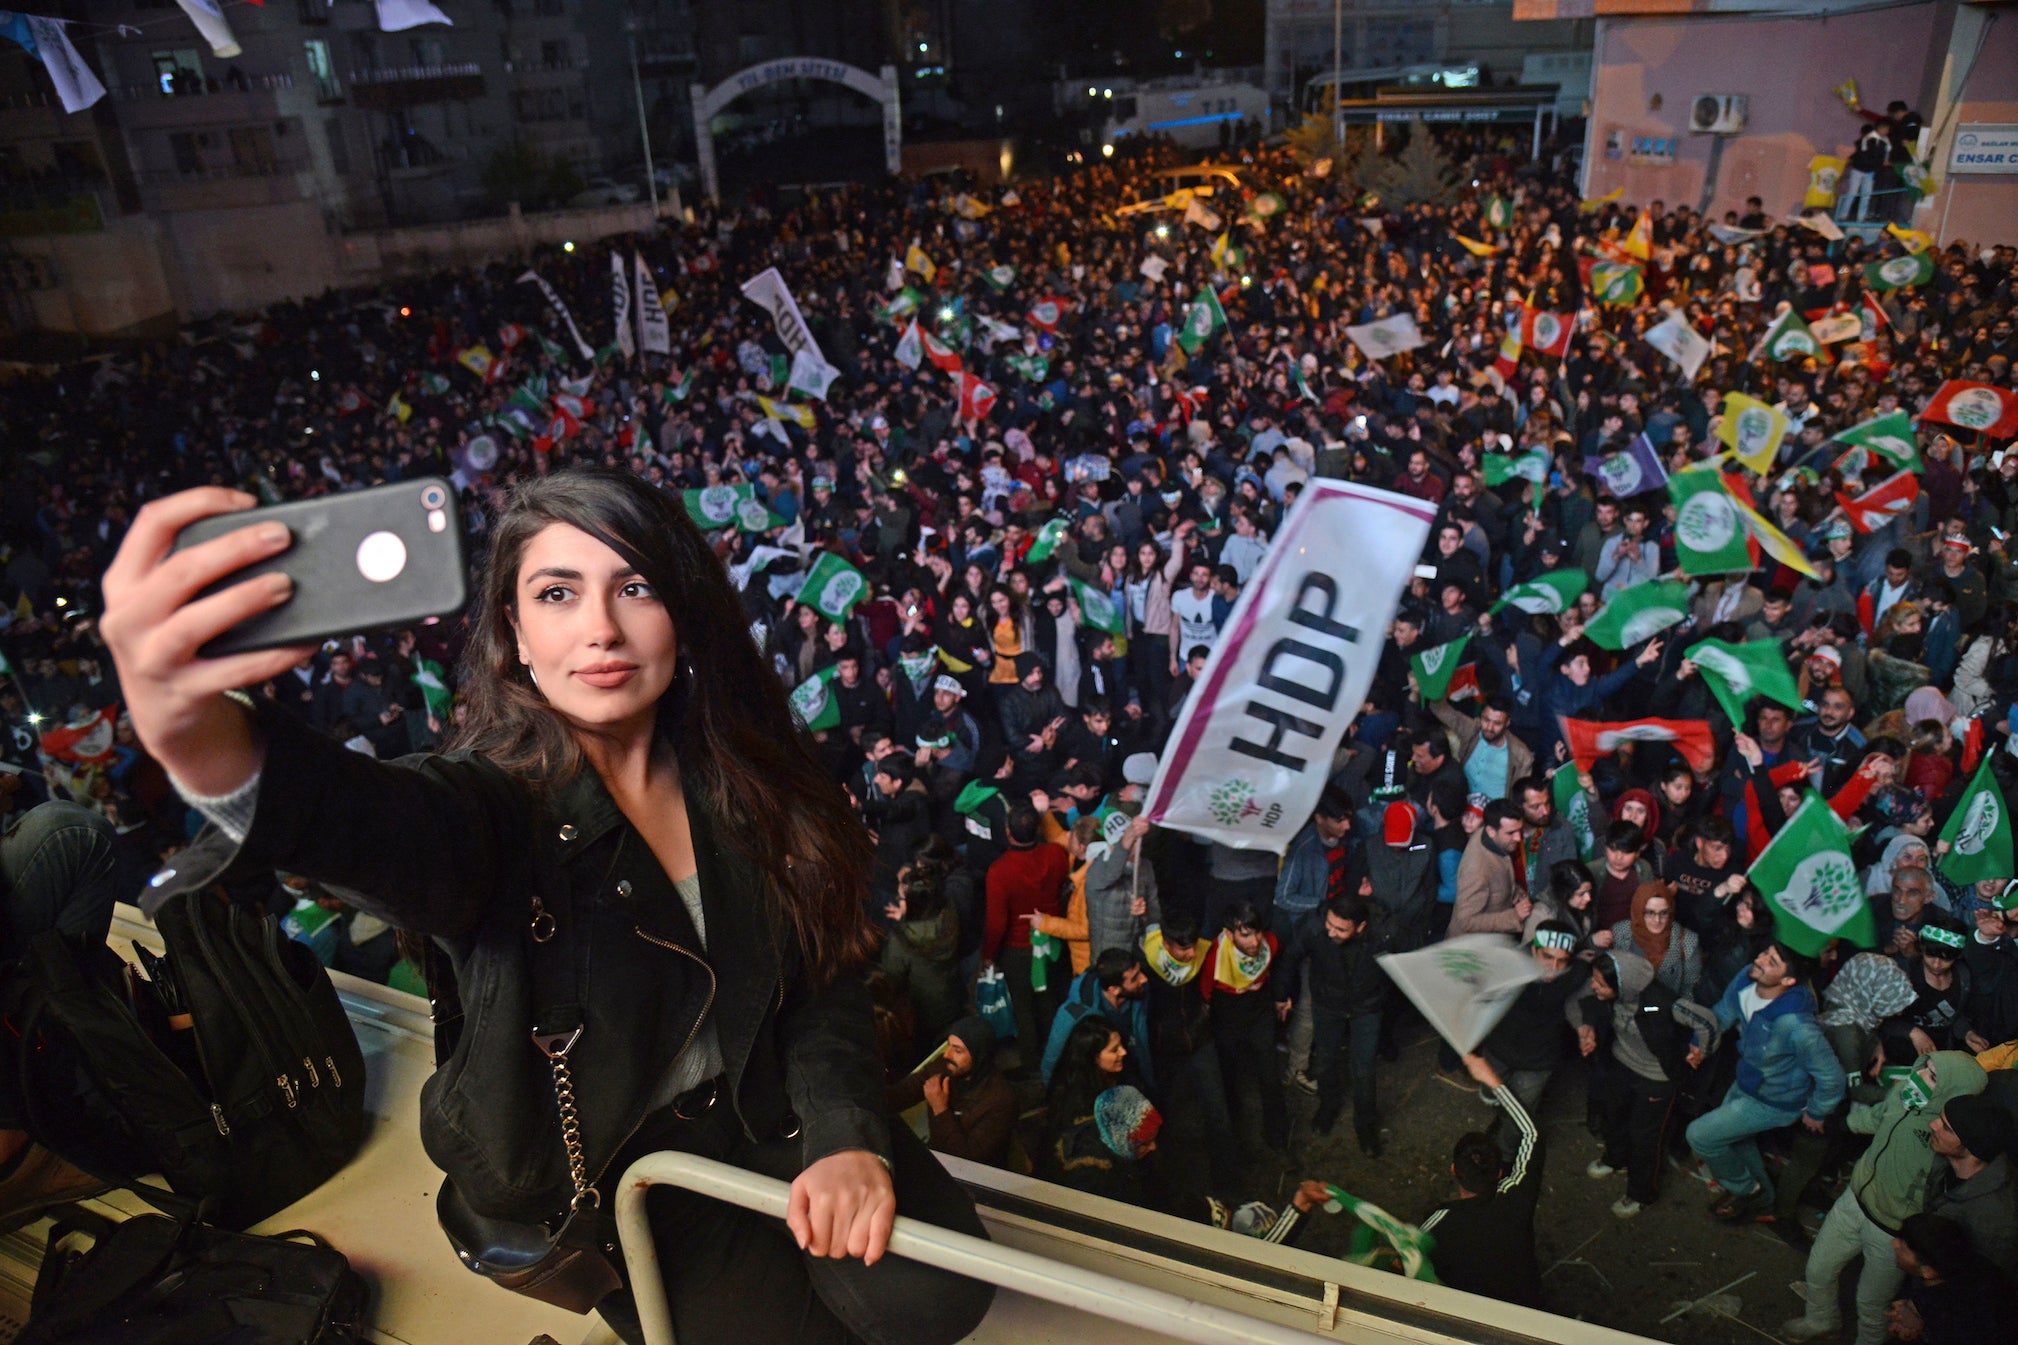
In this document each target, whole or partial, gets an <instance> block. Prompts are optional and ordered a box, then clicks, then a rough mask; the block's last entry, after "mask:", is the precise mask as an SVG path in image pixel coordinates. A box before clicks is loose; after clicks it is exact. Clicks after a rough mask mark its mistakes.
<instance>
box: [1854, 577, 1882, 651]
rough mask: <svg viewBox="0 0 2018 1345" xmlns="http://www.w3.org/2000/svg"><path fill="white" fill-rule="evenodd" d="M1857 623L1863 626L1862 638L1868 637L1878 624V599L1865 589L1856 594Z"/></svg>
mask: <svg viewBox="0 0 2018 1345" xmlns="http://www.w3.org/2000/svg"><path fill="white" fill-rule="evenodd" d="M1857 624H1858V625H1860V626H1862V627H1863V628H1864V638H1865V639H1867V640H1868V639H1870V638H1871V632H1872V630H1873V629H1874V628H1875V627H1876V626H1877V624H1878V600H1877V599H1876V598H1873V597H1872V596H1871V590H1869V589H1865V590H1864V591H1863V592H1862V593H1859V594H1858V595H1857Z"/></svg>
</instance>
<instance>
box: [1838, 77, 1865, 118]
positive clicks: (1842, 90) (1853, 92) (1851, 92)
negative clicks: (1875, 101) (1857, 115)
mask: <svg viewBox="0 0 2018 1345" xmlns="http://www.w3.org/2000/svg"><path fill="white" fill-rule="evenodd" d="M1830 92H1831V93H1833V94H1835V95H1836V97H1838V98H1840V99H1842V100H1843V106H1844V107H1847V108H1849V109H1850V110H1851V111H1852V112H1855V111H1856V110H1857V109H1859V108H1861V107H1862V106H1863V105H1864V104H1863V102H1862V101H1861V100H1860V99H1859V98H1858V96H1857V81H1856V80H1854V79H1846V80H1844V81H1843V82H1842V83H1841V84H1838V85H1837V86H1836V87H1835V88H1833V89H1831V90H1830Z"/></svg>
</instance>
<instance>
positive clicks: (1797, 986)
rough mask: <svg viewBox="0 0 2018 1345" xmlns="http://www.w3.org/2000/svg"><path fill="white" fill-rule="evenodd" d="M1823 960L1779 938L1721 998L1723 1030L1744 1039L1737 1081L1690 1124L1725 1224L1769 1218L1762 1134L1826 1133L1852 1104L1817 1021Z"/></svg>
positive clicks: (1740, 1042)
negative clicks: (1816, 989)
mask: <svg viewBox="0 0 2018 1345" xmlns="http://www.w3.org/2000/svg"><path fill="white" fill-rule="evenodd" d="M1814 975H1815V963H1814V960H1813V959H1811V958H1807V957H1803V956H1802V955H1801V954H1799V953H1797V952H1795V951H1794V950H1793V949H1791V948H1789V947H1787V945H1785V944H1784V943H1780V942H1778V941H1775V942H1774V943H1772V944H1770V945H1768V946H1767V948H1766V950H1765V951H1764V952H1762V953H1760V954H1759V955H1758V956H1757V957H1755V958H1753V959H1752V964H1751V965H1750V966H1749V967H1747V968H1745V970H1744V971H1742V972H1740V973H1739V974H1738V975H1737V976H1736V977H1735V978H1733V979H1732V981H1731V984H1730V986H1729V988H1728V989H1726V990H1725V991H1724V994H1723V998H1722V999H1720V1000H1718V1001H1717V1027H1718V1029H1719V1030H1720V1031H1725V1032H1728V1031H1730V1030H1731V1029H1732V1028H1734V1027H1738V1026H1739V1025H1740V1024H1742V1025H1743V1031H1742V1033H1741V1034H1740V1036H1739V1037H1738V1077H1737V1079H1736V1080H1735V1081H1734V1082H1733V1083H1732V1084H1731V1088H1730V1091H1729V1092H1727V1093H1726V1094H1724V1100H1723V1102H1722V1103H1721V1104H1720V1105H1719V1106H1718V1107H1717V1108H1716V1110H1715V1111H1710V1112H1705V1113H1704V1114H1703V1115H1701V1116H1699V1117H1697V1118H1696V1119H1695V1120H1694V1121H1693V1122H1691V1123H1690V1125H1689V1129H1688V1139H1689V1147H1690V1148H1691V1149H1693V1150H1694V1151H1695V1153H1696V1156H1697V1157H1699V1158H1701V1159H1702V1160H1703V1162H1704V1164H1705V1165H1707V1166H1708V1168H1709V1171H1710V1175H1711V1176H1712V1177H1714V1178H1715V1179H1716V1182H1717V1185H1718V1186H1720V1187H1722V1188H1723V1195H1722V1196H1721V1197H1719V1199H1718V1201H1717V1203H1716V1204H1715V1205H1714V1206H1712V1207H1711V1210H1710V1212H1711V1213H1712V1214H1713V1215H1715V1216H1716V1217H1717V1218H1718V1219H1720V1220H1722V1221H1724V1222H1726V1223H1739V1222H1751V1221H1753V1220H1755V1219H1757V1218H1758V1217H1759V1216H1761V1215H1770V1212H1771V1210H1772V1208H1773V1182H1772V1179H1771V1178H1770V1177H1769V1176H1767V1174H1766V1165H1765V1162H1764V1160H1762V1159H1761V1158H1760V1157H1759V1146H1758V1143H1757V1142H1756V1140H1755V1138H1754V1137H1755V1136H1757V1135H1759V1134H1761V1133H1763V1132H1764V1131H1768V1130H1777V1129H1779V1128H1780V1127H1781V1126H1789V1125H1792V1124H1794V1122H1796V1121H1799V1122H1800V1123H1801V1124H1802V1125H1804V1126H1806V1127H1807V1128H1808V1129H1809V1130H1811V1131H1814V1132H1815V1133H1817V1134H1819V1133H1821V1130H1822V1123H1823V1122H1824V1121H1826V1120H1827V1119H1828V1118H1829V1115H1830V1114H1831V1113H1832V1112H1834V1111H1835V1110H1836V1108H1838V1107H1840V1106H1842V1105H1843V1098H1844V1096H1845V1094H1846V1092H1847V1091H1848V1090H1847V1089H1846V1087H1845V1085H1844V1076H1843V1067H1842V1065H1841V1064H1840V1063H1839V1062H1838V1061H1837V1059H1836V1053H1835V1052H1834V1051H1833V1050H1831V1049H1830V1047H1829V1040H1828V1038H1827V1037H1825V1036H1823V1035H1822V1029H1821V1026H1820V1025H1819V1024H1818V1023H1816V1021H1815V996H1814V994H1813V992H1812V991H1810V990H1809V988H1808V987H1809V985H1810V984H1811V983H1812V981H1813V979H1814Z"/></svg>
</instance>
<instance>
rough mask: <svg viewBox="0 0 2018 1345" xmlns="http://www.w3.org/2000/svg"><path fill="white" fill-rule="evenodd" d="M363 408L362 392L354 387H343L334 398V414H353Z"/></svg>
mask: <svg viewBox="0 0 2018 1345" xmlns="http://www.w3.org/2000/svg"><path fill="white" fill-rule="evenodd" d="M362 410H364V394H363V393H361V392H359V391H358V390H357V389H356V388H345V389H344V390H343V391H342V392H341V393H340V394H338V396H337V399H336V414H337V415H339V416H354V415H356V414H357V413H358V412H360V411H362Z"/></svg>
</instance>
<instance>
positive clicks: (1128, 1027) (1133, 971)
mask: <svg viewBox="0 0 2018 1345" xmlns="http://www.w3.org/2000/svg"><path fill="white" fill-rule="evenodd" d="M1148 1005H1149V972H1148V970H1147V969H1146V968H1145V967H1144V966H1143V963H1142V954H1140V953H1138V952H1136V951H1135V950H1134V949H1132V948H1107V949H1103V950H1102V951H1101V954H1100V956H1099V957H1097V958H1095V959H1094V960H1093V965H1092V966H1090V967H1088V968H1087V969H1086V970H1085V971H1082V972H1080V973H1079V974H1078V975H1077V976H1075V977H1073V978H1072V986H1071V988H1070V989H1069V990H1067V991H1066V993H1065V1002H1064V1003H1063V1004H1062V1005H1060V1006H1059V1008H1058V1012H1057V1013H1056V1014H1055V1015H1053V1016H1052V1019H1051V1036H1050V1039H1049V1040H1048V1041H1046V1042H1045V1044H1044V1062H1043V1070H1044V1082H1045V1084H1046V1085H1047V1086H1048V1085H1049V1084H1050V1082H1051V1073H1052V1071H1053V1070H1055V1069H1057V1067H1058V1057H1059V1056H1060V1055H1061V1054H1062V1053H1063V1052H1064V1050H1065V1039H1066V1038H1067V1037H1069V1036H1071V1035H1072V1028H1073V1026H1074V1025H1075V1024H1076V1023H1078V1022H1079V1020H1080V1019H1082V1018H1086V1017H1089V1016H1091V1015H1092V1014H1095V1013H1099V1014H1104V1015H1106V1018H1107V1021H1108V1022H1109V1023H1111V1024H1113V1026H1114V1030H1115V1031H1116V1032H1119V1033H1120V1034H1121V1041H1122V1044H1123V1045H1125V1046H1127V1048H1128V1054H1129V1057H1130V1058H1131V1059H1133V1060H1134V1061H1135V1065H1136V1068H1137V1069H1139V1070H1141V1071H1142V1082H1144V1083H1146V1084H1148V1085H1149V1086H1150V1087H1152V1088H1154V1087H1155V1086H1156V1079H1155V1077H1154V1075H1153V1073H1152V1071H1153V1069H1154V1066H1153V1065H1152V1064H1151V1063H1150V1060H1149V1054H1150V1052H1149V1007H1148Z"/></svg>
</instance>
